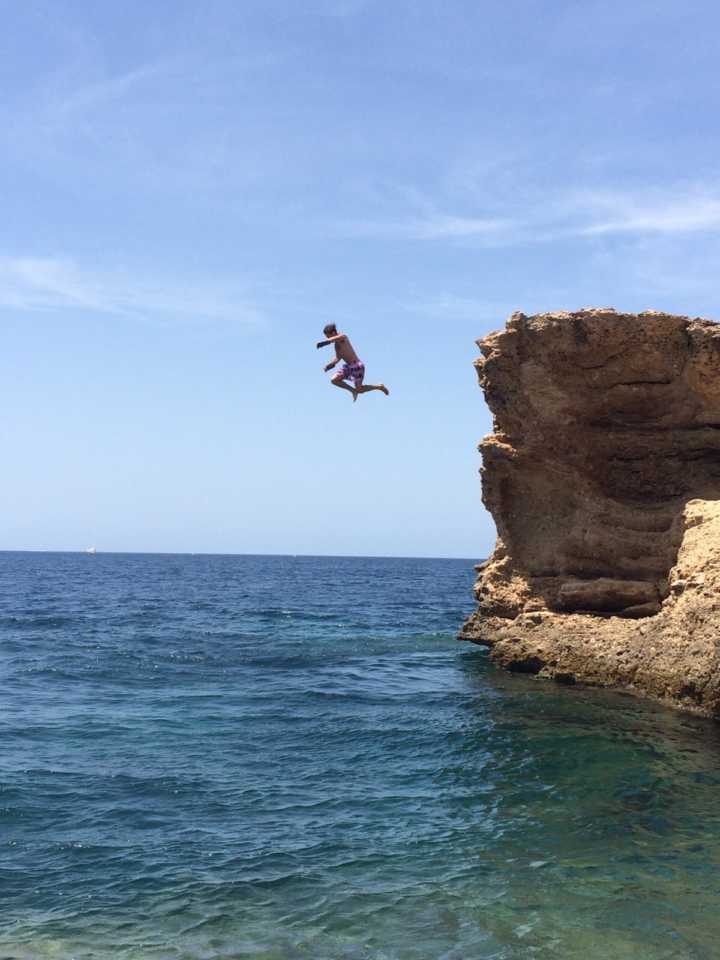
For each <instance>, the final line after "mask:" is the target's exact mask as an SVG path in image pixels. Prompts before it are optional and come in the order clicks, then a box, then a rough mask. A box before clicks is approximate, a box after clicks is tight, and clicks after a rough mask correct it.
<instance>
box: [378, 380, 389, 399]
mask: <svg viewBox="0 0 720 960" xmlns="http://www.w3.org/2000/svg"><path fill="white" fill-rule="evenodd" d="M380 389H381V390H382V392H383V393H384V394H385V396H386V397H389V396H390V391H389V390H388V388H387V387H386V386H385V384H384V383H381V384H380Z"/></svg>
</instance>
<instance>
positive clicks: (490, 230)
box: [336, 214, 515, 240]
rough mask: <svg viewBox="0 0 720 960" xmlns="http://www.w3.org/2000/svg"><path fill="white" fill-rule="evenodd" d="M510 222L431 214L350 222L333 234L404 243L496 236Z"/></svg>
mask: <svg viewBox="0 0 720 960" xmlns="http://www.w3.org/2000/svg"><path fill="white" fill-rule="evenodd" d="M514 227H515V224H514V223H513V221H511V220H503V219H500V218H492V217H458V216H449V215H444V214H435V215H430V216H426V217H413V218H410V219H408V220H389V221H383V220H350V221H346V222H344V223H340V224H338V225H337V228H336V229H337V232H338V233H341V234H343V235H344V236H355V237H397V238H399V239H406V240H445V239H448V240H451V239H457V238H463V237H500V236H501V235H503V234H508V233H509V232H511V231H512V230H513V228H514Z"/></svg>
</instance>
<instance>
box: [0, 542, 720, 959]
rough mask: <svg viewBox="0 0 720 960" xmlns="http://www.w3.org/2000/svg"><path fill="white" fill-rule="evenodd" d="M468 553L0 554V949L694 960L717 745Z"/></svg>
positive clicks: (719, 845)
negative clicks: (480, 612) (518, 616)
mask: <svg viewBox="0 0 720 960" xmlns="http://www.w3.org/2000/svg"><path fill="white" fill-rule="evenodd" d="M472 578H473V570H472V563H471V562H470V561H455V560H388V559H379V560H378V559H332V558H306V557H298V558H292V557H227V556H169V555H145V556H141V555H135V556H133V555H102V554H99V555H97V556H95V557H90V556H85V555H76V554H17V553H15V554H12V553H4V554H2V553H0V717H1V718H2V728H1V734H2V741H1V742H2V750H1V751H0V852H1V854H2V856H1V858H0V958H3V960H5V958H10V957H12V958H28V957H33V958H34V957H38V958H40V957H42V958H49V957H52V958H61V960H65V958H78V960H80V958H83V960H85V958H102V960H104V958H111V957H112V958H117V960H129V958H148V960H158V958H188V960H190V958H192V960H199V958H204V960H210V958H218V960H219V958H258V960H259V958H264V960H271V958H273V960H286V958H287V960H294V958H308V960H310V958H312V960H331V958H332V960H335V958H344V960H346V958H347V960H349V958H357V960H360V958H362V960H411V958H412V960H440V958H443V960H474V958H476V960H490V958H493V960H506V958H513V960H514V958H518V960H520V958H523V960H525V958H543V960H545V958H547V960H550V958H553V960H565V958H568V960H569V958H581V960H600V958H602V960H622V958H632V960H670V958H673V960H675V958H677V960H701V958H702V960H711V958H716V957H718V956H719V955H720V947H719V946H718V944H720V914H719V912H718V894H720V873H719V872H718V867H719V866H720V735H719V733H718V728H717V727H716V726H714V725H713V724H711V723H706V722H703V721H699V720H695V719H691V718H687V717H683V716H681V715H678V714H674V713H671V712H669V711H665V710H663V709H661V708H658V707H656V706H653V705H650V704H647V703H643V702H641V701H637V700H632V699H630V698H627V697H623V696H619V695H613V694H609V693H602V692H593V691H588V690H583V689H580V688H577V687H576V688H571V689H569V688H556V687H554V686H552V685H550V684H547V683H544V682H542V681H538V680H536V679H534V678H529V677H518V676H510V675H507V674H502V673H499V672H497V671H496V670H495V669H494V668H493V667H492V665H491V664H490V662H489V660H488V659H487V656H486V654H485V653H484V651H482V650H479V649H477V648H474V647H470V646H467V645H463V644H460V643H459V642H458V641H456V640H455V639H454V637H455V633H456V631H457V628H458V626H459V624H460V623H461V621H462V619H463V617H464V615H465V614H466V613H467V612H468V611H469V610H470V609H471V608H472V596H471V583H472Z"/></svg>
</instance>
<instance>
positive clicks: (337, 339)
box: [315, 333, 347, 350]
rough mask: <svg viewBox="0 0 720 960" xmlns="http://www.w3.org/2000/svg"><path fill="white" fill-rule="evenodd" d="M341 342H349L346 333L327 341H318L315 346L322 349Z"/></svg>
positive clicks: (338, 334)
mask: <svg viewBox="0 0 720 960" xmlns="http://www.w3.org/2000/svg"><path fill="white" fill-rule="evenodd" d="M341 340H347V337H346V336H345V334H344V333H337V334H335V336H334V337H328V338H327V340H318V342H317V343H316V344H315V346H316V347H317V348H318V350H319V349H320V347H329V346H330V344H331V343H339V342H340V341H341Z"/></svg>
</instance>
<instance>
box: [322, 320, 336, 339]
mask: <svg viewBox="0 0 720 960" xmlns="http://www.w3.org/2000/svg"><path fill="white" fill-rule="evenodd" d="M323 333H324V334H325V336H326V337H336V336H337V327H336V326H335V324H334V323H326V324H325V326H324V327H323Z"/></svg>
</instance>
